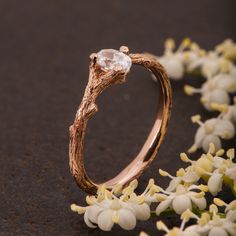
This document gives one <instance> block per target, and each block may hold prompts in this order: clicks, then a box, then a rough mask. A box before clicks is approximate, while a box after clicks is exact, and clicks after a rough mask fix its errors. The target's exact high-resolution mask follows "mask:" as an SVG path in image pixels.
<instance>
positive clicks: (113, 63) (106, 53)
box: [97, 49, 132, 72]
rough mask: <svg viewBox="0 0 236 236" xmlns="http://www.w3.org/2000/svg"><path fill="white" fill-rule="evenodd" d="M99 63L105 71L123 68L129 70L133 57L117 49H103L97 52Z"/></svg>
mask: <svg viewBox="0 0 236 236" xmlns="http://www.w3.org/2000/svg"><path fill="white" fill-rule="evenodd" d="M97 63H98V65H99V66H100V67H101V69H102V70H104V71H111V70H115V69H117V68H121V69H122V70H123V71H125V72H129V70H130V67H131V65H132V61H131V58H130V57H129V56H127V55H126V54H124V53H122V52H120V51H117V50H115V49H102V50H101V51H99V52H98V53H97Z"/></svg>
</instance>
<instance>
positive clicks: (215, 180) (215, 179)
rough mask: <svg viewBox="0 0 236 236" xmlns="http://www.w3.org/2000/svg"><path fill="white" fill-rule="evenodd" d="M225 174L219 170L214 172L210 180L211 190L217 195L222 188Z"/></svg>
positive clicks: (209, 186)
mask: <svg viewBox="0 0 236 236" xmlns="http://www.w3.org/2000/svg"><path fill="white" fill-rule="evenodd" d="M222 182H223V175H222V174H219V173H217V172H215V173H213V174H212V176H211V177H210V178H209V180H208V183H207V185H208V188H209V192H210V193H211V194H212V195H213V196H215V195H217V193H218V192H220V191H221V189H222Z"/></svg>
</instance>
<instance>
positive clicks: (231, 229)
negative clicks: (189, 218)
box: [186, 204, 236, 236]
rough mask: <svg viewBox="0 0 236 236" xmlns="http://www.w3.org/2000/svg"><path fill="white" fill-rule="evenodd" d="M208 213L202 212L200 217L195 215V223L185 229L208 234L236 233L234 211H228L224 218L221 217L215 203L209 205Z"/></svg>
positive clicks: (226, 234) (228, 234)
mask: <svg viewBox="0 0 236 236" xmlns="http://www.w3.org/2000/svg"><path fill="white" fill-rule="evenodd" d="M210 213H211V215H212V216H211V215H210V214H208V213H203V214H202V216H201V218H199V217H198V216H197V215H195V218H196V219H197V220H198V224H197V225H193V226H190V227H188V228H186V230H187V229H189V230H192V231H194V232H197V233H199V234H200V235H208V236H216V235H217V236H218V235H219V236H230V235H236V223H235V219H236V211H229V212H228V213H227V214H226V216H225V217H224V218H221V217H220V216H219V215H218V214H217V213H218V208H217V207H216V205H213V204H212V205H211V206H210Z"/></svg>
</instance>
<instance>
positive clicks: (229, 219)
mask: <svg viewBox="0 0 236 236" xmlns="http://www.w3.org/2000/svg"><path fill="white" fill-rule="evenodd" d="M215 202H217V203H219V204H220V206H223V205H225V206H226V208H225V213H223V214H222V213H219V211H218V207H217V206H216V205H215V204H212V205H210V207H209V212H205V213H202V214H201V216H198V215H196V214H194V213H193V212H192V211H191V210H189V209H188V210H186V211H185V212H183V213H182V215H181V219H182V223H181V226H180V227H179V228H178V227H174V228H173V229H168V227H167V226H166V225H165V224H164V223H163V222H162V221H158V222H157V228H158V229H159V230H163V231H165V232H166V234H165V236H206V235H208V236H230V235H232V236H234V235H236V201H235V200H234V201H232V202H231V203H229V204H226V203H225V202H223V201H222V200H220V199H215ZM190 219H194V220H196V221H197V222H196V224H193V225H191V226H188V227H185V225H186V223H187V222H188V221H189V220H190ZM145 235H147V234H145V233H141V234H140V236H145Z"/></svg>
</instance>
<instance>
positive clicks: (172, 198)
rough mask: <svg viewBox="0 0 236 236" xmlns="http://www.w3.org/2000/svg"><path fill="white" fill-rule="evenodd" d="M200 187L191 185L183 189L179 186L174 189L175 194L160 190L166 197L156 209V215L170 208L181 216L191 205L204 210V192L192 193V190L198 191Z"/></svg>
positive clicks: (182, 186)
mask: <svg viewBox="0 0 236 236" xmlns="http://www.w3.org/2000/svg"><path fill="white" fill-rule="evenodd" d="M199 189H201V187H199V186H196V185H191V186H189V187H185V186H184V185H182V184H179V185H178V186H177V187H176V191H175V192H169V191H165V190H161V191H162V192H163V193H164V194H166V197H165V199H164V200H163V201H161V202H160V204H159V205H158V206H157V208H156V214H157V215H160V214H161V213H162V212H163V211H165V210H166V209H167V208H168V207H170V208H172V209H173V210H174V211H175V212H176V213H177V214H182V213H183V212H184V211H186V210H187V209H192V205H194V206H196V207H198V208H199V209H200V210H203V209H205V208H206V199H205V197H204V195H205V194H204V192H194V191H193V190H199Z"/></svg>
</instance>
